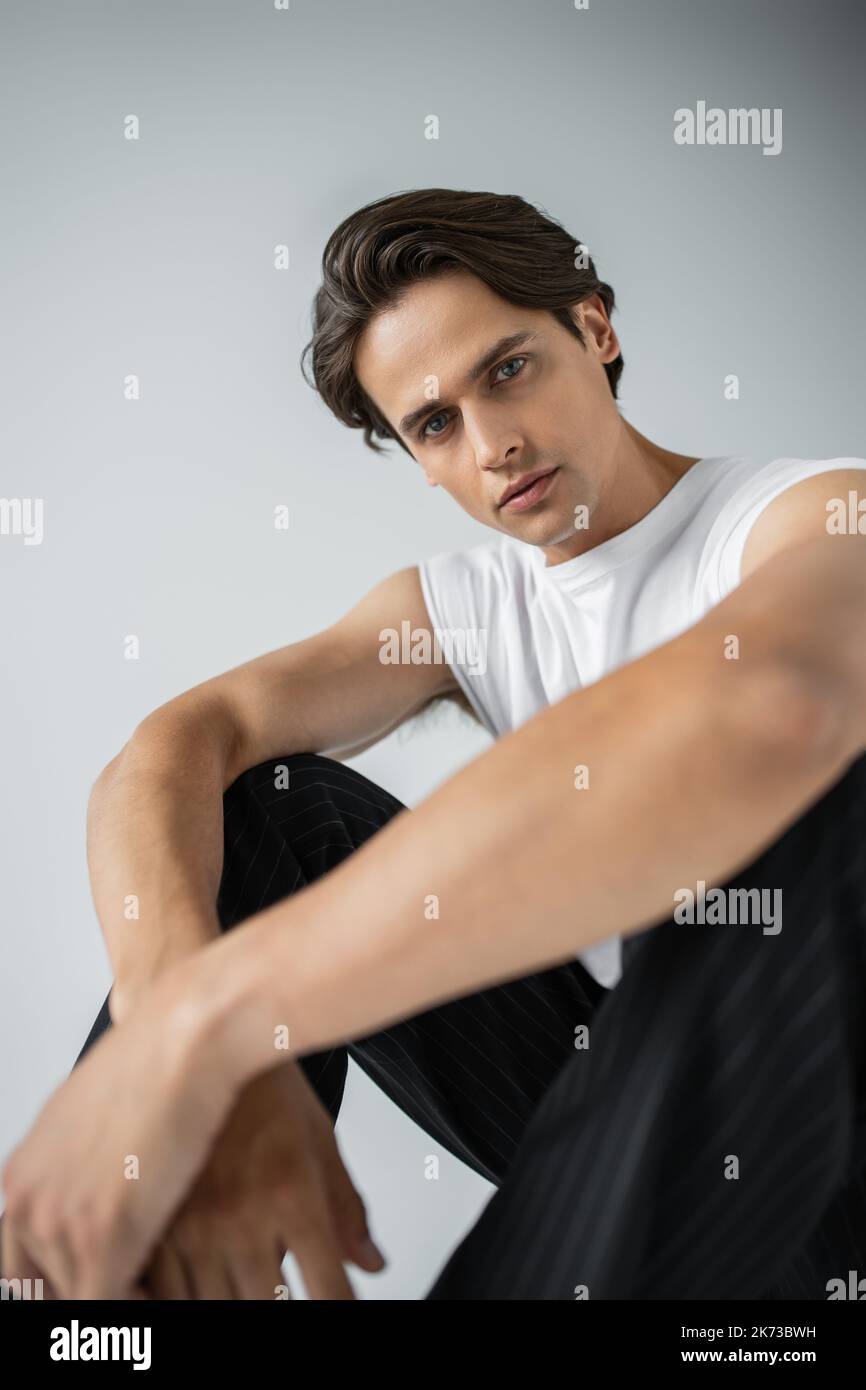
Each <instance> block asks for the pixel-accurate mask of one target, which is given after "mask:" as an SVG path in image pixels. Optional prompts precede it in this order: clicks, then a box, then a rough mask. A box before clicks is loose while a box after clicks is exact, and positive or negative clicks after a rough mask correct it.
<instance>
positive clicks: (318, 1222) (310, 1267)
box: [289, 1194, 355, 1299]
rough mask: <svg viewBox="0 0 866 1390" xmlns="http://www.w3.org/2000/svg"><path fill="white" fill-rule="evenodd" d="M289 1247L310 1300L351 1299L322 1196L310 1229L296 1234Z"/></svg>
mask: <svg viewBox="0 0 866 1390" xmlns="http://www.w3.org/2000/svg"><path fill="white" fill-rule="evenodd" d="M289 1244H290V1249H291V1250H292V1251H293V1252H294V1255H295V1259H296V1260H297V1261H298V1264H299V1266H300V1269H301V1273H302V1275H303V1277H304V1285H305V1287H306V1290H307V1294H308V1296H309V1297H310V1298H316V1299H319V1298H322V1299H353V1298H354V1297H355V1293H354V1290H353V1288H352V1285H351V1284H350V1282H349V1278H348V1275H347V1274H346V1271H345V1270H344V1268H343V1260H342V1251H341V1249H340V1244H339V1238H338V1236H337V1233H336V1231H335V1230H334V1228H333V1226H332V1224H331V1218H330V1213H329V1211H328V1208H327V1204H326V1200H325V1196H324V1194H323V1196H322V1201H321V1204H318V1203H317V1204H316V1205H315V1207H314V1210H313V1212H312V1214H311V1222H310V1225H309V1226H308V1227H307V1228H306V1229H305V1230H304V1231H302V1232H300V1233H296V1235H295V1237H294V1238H293V1240H291V1241H290V1243H289Z"/></svg>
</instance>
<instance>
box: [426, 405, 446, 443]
mask: <svg viewBox="0 0 866 1390" xmlns="http://www.w3.org/2000/svg"><path fill="white" fill-rule="evenodd" d="M441 419H443V412H442V411H441V410H440V412H439V414H438V415H431V416H430V419H429V420H428V421H427V424H425V426H424V428H423V429H422V431H421V438H422V439H426V438H428V437H429V436H428V435H427V425H432V424H433V421H434V420H441ZM433 433H434V435H435V434H441V433H442V431H441V430H434V431H433Z"/></svg>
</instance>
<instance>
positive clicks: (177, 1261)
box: [145, 1241, 193, 1301]
mask: <svg viewBox="0 0 866 1390" xmlns="http://www.w3.org/2000/svg"><path fill="white" fill-rule="evenodd" d="M145 1286H146V1288H147V1290H148V1292H149V1293H150V1296H151V1298H165V1299H171V1300H172V1301H175V1300H176V1301H187V1300H189V1299H191V1298H192V1297H193V1294H192V1291H191V1288H190V1284H189V1281H188V1279H187V1275H186V1266H185V1264H184V1262H183V1261H182V1260H181V1258H180V1255H179V1254H178V1252H177V1251H176V1250H175V1249H174V1247H173V1246H172V1245H170V1244H169V1242H168V1241H162V1242H161V1243H160V1245H158V1246H157V1248H156V1250H155V1251H154V1253H153V1258H152V1260H151V1262H150V1265H149V1266H148V1269H147V1273H146V1275H145Z"/></svg>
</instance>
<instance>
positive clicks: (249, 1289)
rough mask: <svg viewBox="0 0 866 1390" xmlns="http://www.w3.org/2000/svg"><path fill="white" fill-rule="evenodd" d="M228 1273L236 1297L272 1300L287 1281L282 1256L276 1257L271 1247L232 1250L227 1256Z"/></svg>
mask: <svg viewBox="0 0 866 1390" xmlns="http://www.w3.org/2000/svg"><path fill="white" fill-rule="evenodd" d="M226 1274H227V1278H228V1279H229V1282H230V1283H231V1286H232V1288H233V1289H234V1290H235V1297H236V1298H242V1299H269V1300H272V1299H274V1298H276V1292H275V1291H276V1289H277V1288H278V1287H283V1285H284V1283H285V1281H284V1279H283V1275H282V1258H280V1259H276V1258H275V1255H274V1252H273V1250H272V1249H269V1248H266V1249H260V1250H257V1249H251V1250H249V1251H248V1252H245V1251H242V1250H233V1251H231V1252H230V1254H228V1255H227V1256H226Z"/></svg>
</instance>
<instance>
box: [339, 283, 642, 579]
mask: <svg viewBox="0 0 866 1390" xmlns="http://www.w3.org/2000/svg"><path fill="white" fill-rule="evenodd" d="M572 312H573V314H574V316H575V317H576V319H577V320H578V322H579V323H580V324H581V326H582V328H583V330H584V333H585V338H586V348H585V349H584V348H583V347H581V345H580V343H579V342H578V341H577V339H576V338H575V337H574V336H573V335H572V334H571V333H569V332H568V331H567V329H565V328H563V327H562V325H561V324H559V323H558V322H557V321H556V319H555V318H554V317H553V316H552V314H550V313H548V312H547V311H546V310H539V309H524V308H521V307H520V306H519V305H515V304H510V303H508V302H507V301H506V300H503V299H500V298H499V296H498V295H496V294H494V293H493V291H492V290H490V289H488V287H487V286H486V285H485V284H484V283H483V282H482V281H481V280H479V279H477V278H476V277H475V276H474V275H470V274H468V273H467V272H465V271H457V272H453V273H449V274H447V275H443V276H440V277H438V278H434V279H428V280H422V281H419V282H418V283H417V284H415V285H412V286H411V288H410V289H409V290H408V291H407V292H406V296H405V298H404V300H403V302H402V303H401V304H400V306H399V307H398V308H396V309H392V310H390V311H388V312H387V313H382V314H379V315H377V316H376V317H375V318H374V319H372V320H371V322H370V323H369V324H368V325H367V327H366V329H365V330H364V332H363V334H362V335H361V338H360V340H359V343H358V345H357V348H356V351H355V372H356V374H357V377H358V380H359V381H360V383H361V385H362V387H363V388H364V390H365V391H366V393H367V395H368V396H369V397H370V398H371V399H372V400H373V401H374V402H375V404H376V405H377V407H378V408H379V410H380V411H381V412H382V414H383V415H384V417H385V419H386V420H387V421H388V423H389V425H390V426H391V428H392V429H393V430H395V431H396V432H398V433H399V435H400V437H401V439H402V440H403V442H404V444H405V445H406V447H407V448H408V449H409V450H410V451H411V453H412V455H413V457H414V458H415V459H417V461H418V462H419V463H420V464H421V467H422V468H423V469H424V472H425V474H426V476H427V481H428V482H429V483H430V484H431V485H433V486H434V487H435V486H437V485H439V484H441V485H442V487H444V488H445V490H446V492H448V493H450V494H451V496H452V497H453V498H454V500H455V501H456V502H458V503H459V504H460V506H461V507H462V508H463V509H464V511H466V512H468V513H469V515H470V516H473V517H475V518H476V520H478V521H481V522H483V523H484V525H485V526H492V527H494V528H495V529H496V530H499V531H505V532H506V533H507V534H508V535H511V536H515V537H516V538H517V539H519V540H522V541H526V542H528V543H529V544H530V545H538V546H541V547H548V546H549V547H553V546H559V547H562V546H563V543H567V542H569V541H571V542H573V541H574V540H575V536H576V535H578V534H580V535H584V536H585V534H586V532H585V531H582V532H578V531H576V528H575V509H576V508H578V507H581V506H585V507H586V508H587V509H588V512H589V515H590V516H591V515H592V514H593V512H594V511H595V510H596V507H597V505H598V503H599V501H600V500H602V501H603V499H604V493H605V485H606V483H608V482H609V475H608V472H607V469H606V465H607V464H608V463H609V461H610V460H611V459H612V458H613V455H614V452H615V450H616V447H617V440H618V438H619V436H620V433H621V430H622V425H623V422H622V419H621V417H620V415H619V412H618V411H617V408H616V402H615V401H614V399H613V396H612V395H611V391H610V387H609V385H608V381H607V376H606V374H605V371H604V365H603V364H604V363H605V362H610V361H612V360H613V359H614V358H615V357H617V356H618V354H619V343H618V342H617V338H616V334H615V333H614V331H613V329H612V328H611V326H610V322H609V320H608V318H607V315H606V313H605V311H604V307H603V305H602V303H601V301H600V299H599V298H598V297H597V296H593V297H592V299H589V300H586V301H585V302H584V303H582V304H580V305H578V306H576V307H575V308H574V309H573V310H572ZM517 335H520V337H521V341H520V342H517V341H515V342H513V343H511V344H503V340H505V339H510V338H516V337H517ZM497 345H500V346H498V347H497ZM485 359H486V360H485ZM407 417H412V418H407ZM539 472H543V473H547V474H548V476H547V477H546V478H544V479H542V480H541V482H540V483H539V484H538V485H536V486H535V487H534V488H533V489H532V491H531V492H527V493H525V494H524V496H523V498H522V499H521V497H520V496H517V497H515V498H514V500H513V501H511V502H509V501H506V500H503V499H504V495H505V493H506V491H507V490H508V489H509V488H510V487H511V486H512V485H514V484H520V483H522V482H524V481H525V480H527V479H528V478H529V475H534V474H536V473H539ZM581 548H582V547H581V546H580V545H578V546H577V547H576V549H577V550H579V549H581ZM549 558H550V559H555V558H562V555H561V554H559V555H558V556H557V555H556V552H554V554H552V555H551V556H550V557H549Z"/></svg>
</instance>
